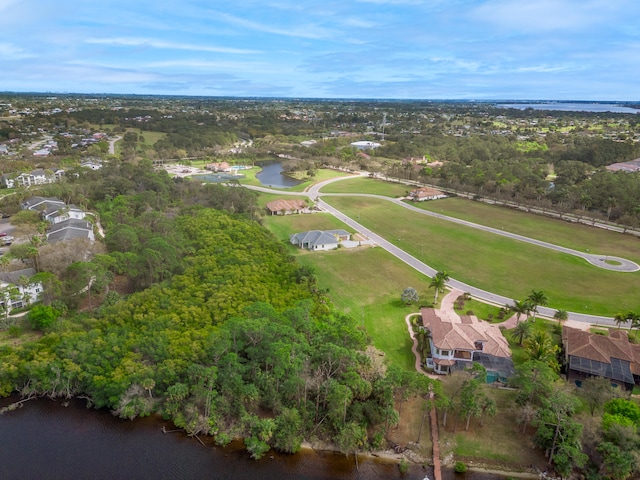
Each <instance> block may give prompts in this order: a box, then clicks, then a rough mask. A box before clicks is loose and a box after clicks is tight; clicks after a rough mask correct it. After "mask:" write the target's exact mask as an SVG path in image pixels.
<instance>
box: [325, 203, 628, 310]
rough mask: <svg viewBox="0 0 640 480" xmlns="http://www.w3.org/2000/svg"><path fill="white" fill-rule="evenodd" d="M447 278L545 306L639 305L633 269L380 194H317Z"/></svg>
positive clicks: (604, 307) (594, 307) (597, 307)
mask: <svg viewBox="0 0 640 480" xmlns="http://www.w3.org/2000/svg"><path fill="white" fill-rule="evenodd" d="M324 200H325V201H326V202H327V203H330V204H331V205H333V206H334V207H336V208H338V209H340V210H342V211H343V212H344V213H345V214H347V215H349V216H351V217H354V218H355V217H357V216H359V217H360V220H359V222H360V223H361V224H363V225H364V226H366V227H367V228H370V229H371V230H373V231H374V232H376V233H378V234H379V235H381V236H383V237H385V238H386V239H387V240H389V241H391V242H393V243H394V244H396V245H397V246H398V247H400V248H402V249H404V250H405V251H407V252H408V253H410V254H411V255H413V256H415V257H417V258H420V259H421V260H423V261H424V262H425V263H427V264H428V265H430V266H432V267H433V268H435V269H436V270H445V271H447V272H448V273H449V274H450V276H451V277H452V278H455V279H457V280H460V281H463V282H465V283H468V284H470V285H474V286H476V287H479V288H482V289H484V290H487V291H490V292H494V293H498V294H501V295H504V296H506V297H509V298H514V299H522V298H525V297H526V296H527V295H529V293H530V292H531V291H532V290H542V291H543V292H544V293H545V294H546V295H547V297H548V298H549V306H550V307H551V308H555V309H560V308H562V309H565V310H568V311H574V312H583V313H591V314H599V315H611V316H612V315H614V314H615V313H617V312H619V311H627V310H632V311H637V310H640V297H638V295H637V292H638V291H640V273H618V272H612V271H607V270H603V269H600V268H598V267H595V266H592V265H589V264H588V263H587V262H585V261H584V260H582V259H580V258H577V257H574V256H572V255H567V254H563V253H559V252H554V251H552V250H549V249H547V248H542V247H537V246H535V245H530V244H527V243H523V242H518V241H515V240H511V239H508V238H506V237H500V236H496V235H494V234H491V233H488V232H482V231H480V230H476V229H473V228H468V227H464V226H461V225H456V224H453V223H451V222H447V221H444V220H439V219H436V218H430V217H427V216H424V215H420V214H418V213H415V212H411V211H409V210H407V209H404V208H402V207H400V206H396V205H393V204H390V203H389V202H386V201H384V200H379V199H371V198H365V197H326V198H325V199H324Z"/></svg>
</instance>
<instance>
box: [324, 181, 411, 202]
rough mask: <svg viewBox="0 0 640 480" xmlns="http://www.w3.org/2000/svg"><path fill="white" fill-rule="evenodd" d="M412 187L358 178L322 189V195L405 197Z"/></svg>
mask: <svg viewBox="0 0 640 480" xmlns="http://www.w3.org/2000/svg"><path fill="white" fill-rule="evenodd" d="M409 190H412V187H408V186H407V185H403V184H400V183H391V182H385V181H384V180H379V179H373V178H364V177H358V178H353V179H350V180H341V181H339V182H334V183H330V184H329V185H327V186H325V187H322V189H321V190H320V191H321V192H322V193H372V194H375V195H385V196H387V197H403V196H405V195H406V194H407V192H408V191H409Z"/></svg>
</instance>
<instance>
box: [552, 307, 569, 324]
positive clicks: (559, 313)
mask: <svg viewBox="0 0 640 480" xmlns="http://www.w3.org/2000/svg"><path fill="white" fill-rule="evenodd" d="M553 318H554V319H555V320H557V321H558V323H559V324H560V325H561V326H562V324H564V322H566V321H567V320H568V319H569V312H567V311H566V310H556V313H554V314H553Z"/></svg>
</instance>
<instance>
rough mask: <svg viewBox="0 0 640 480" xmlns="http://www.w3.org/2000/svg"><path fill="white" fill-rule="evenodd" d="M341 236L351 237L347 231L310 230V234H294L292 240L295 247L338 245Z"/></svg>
mask: <svg viewBox="0 0 640 480" xmlns="http://www.w3.org/2000/svg"><path fill="white" fill-rule="evenodd" d="M339 236H351V234H350V233H349V232H347V231H346V230H342V229H338V230H309V231H308V232H300V233H294V234H293V235H291V237H289V238H290V240H291V243H293V244H294V245H301V244H305V243H306V244H309V245H331V244H333V243H338V237H339Z"/></svg>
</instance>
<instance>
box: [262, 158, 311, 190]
mask: <svg viewBox="0 0 640 480" xmlns="http://www.w3.org/2000/svg"><path fill="white" fill-rule="evenodd" d="M260 167H262V170H261V171H260V173H258V174H256V178H257V179H258V180H260V183H262V185H264V186H265V187H275V188H291V187H295V186H296V185H300V184H301V183H302V182H301V181H300V180H296V179H295V178H291V177H288V176H286V175H283V174H282V163H280V162H260Z"/></svg>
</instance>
